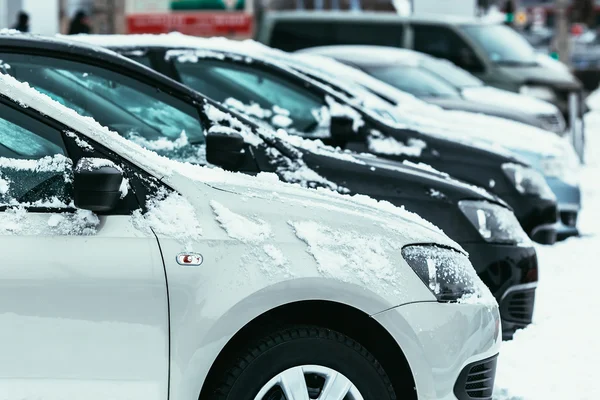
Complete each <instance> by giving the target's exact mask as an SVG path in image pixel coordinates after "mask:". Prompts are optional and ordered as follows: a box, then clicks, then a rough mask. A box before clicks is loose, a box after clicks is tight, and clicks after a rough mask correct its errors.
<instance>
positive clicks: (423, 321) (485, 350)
mask: <svg viewBox="0 0 600 400" xmlns="http://www.w3.org/2000/svg"><path fill="white" fill-rule="evenodd" d="M373 318H375V319H376V320H377V321H378V322H379V323H380V324H381V325H382V326H383V327H384V328H385V329H387V331H388V332H390V334H391V335H392V336H393V337H394V339H395V340H396V342H397V343H398V345H399V346H400V348H401V349H402V351H403V352H404V355H405V356H406V359H407V360H408V364H409V366H410V368H411V371H412V374H413V377H414V380H415V387H416V391H417V397H418V398H419V400H434V399H435V400H456V399H457V397H456V394H455V391H454V389H455V386H456V384H457V382H458V380H459V377H460V374H461V372H462V371H463V369H464V368H465V367H467V366H468V365H469V364H471V363H474V362H479V361H482V360H485V359H487V358H490V357H493V356H495V355H496V354H498V351H499V350H500V345H501V338H500V330H501V327H500V315H499V312H498V308H497V307H496V306H487V305H478V304H448V303H438V302H420V303H411V304H406V305H403V306H399V307H395V308H392V309H390V310H387V311H384V312H381V313H379V314H376V315H374V316H373Z"/></svg>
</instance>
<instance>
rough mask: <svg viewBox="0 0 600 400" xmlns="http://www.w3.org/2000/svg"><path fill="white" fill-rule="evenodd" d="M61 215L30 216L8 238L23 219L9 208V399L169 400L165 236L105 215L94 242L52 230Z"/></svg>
mask: <svg viewBox="0 0 600 400" xmlns="http://www.w3.org/2000/svg"><path fill="white" fill-rule="evenodd" d="M52 216H56V214H54V213H34V212H27V213H26V214H25V215H24V216H23V217H22V218H21V220H19V221H18V223H19V226H18V227H16V230H17V231H7V230H5V229H2V228H6V227H10V226H11V225H10V222H11V220H12V219H14V215H11V213H9V212H6V211H4V212H3V211H0V227H2V228H0V254H2V262H0V354H2V363H0V398H5V399H38V398H39V399H42V398H43V399H48V400H54V399H56V400H59V399H65V398H70V399H108V398H110V399H114V400H121V399H122V400H126V399H134V398H135V399H142V398H143V399H148V400H166V399H167V387H168V386H167V385H168V342H169V330H168V325H167V324H168V318H167V315H168V310H167V296H166V284H165V275H164V268H163V263H162V258H161V255H160V251H159V248H158V244H157V241H156V238H155V237H154V236H153V235H152V234H151V233H150V234H147V233H142V232H140V231H139V230H137V229H135V228H134V227H133V226H132V223H131V218H130V217H129V216H104V217H103V216H101V217H99V218H100V224H99V226H98V227H97V229H96V232H95V233H93V234H90V235H78V234H67V235H65V234H56V233H54V234H53V233H51V232H50V233H46V232H45V231H46V230H47V229H48V227H49V226H52V225H51V224H49V219H50V218H51V217H52ZM65 220H66V218H65ZM65 220H63V221H62V224H66V223H68V222H65ZM13 222H14V221H13ZM65 228H68V226H67V227H65Z"/></svg>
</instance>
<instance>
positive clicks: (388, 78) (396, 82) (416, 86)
mask: <svg viewBox="0 0 600 400" xmlns="http://www.w3.org/2000/svg"><path fill="white" fill-rule="evenodd" d="M365 70H366V72H368V73H369V74H370V75H372V76H373V77H375V78H377V79H379V80H381V81H383V82H385V83H387V84H389V85H392V86H394V87H396V88H398V89H400V90H402V91H404V92H408V93H410V94H412V95H415V96H419V97H447V98H449V97H451V98H458V97H460V94H459V92H458V90H457V89H456V88H455V87H453V86H452V85H450V84H449V83H448V82H446V81H444V80H442V79H440V78H438V77H437V76H435V75H432V74H431V73H429V72H427V71H426V70H423V69H420V68H418V67H410V66H407V67H399V66H393V65H392V66H390V65H384V66H370V67H368V68H366V69H365Z"/></svg>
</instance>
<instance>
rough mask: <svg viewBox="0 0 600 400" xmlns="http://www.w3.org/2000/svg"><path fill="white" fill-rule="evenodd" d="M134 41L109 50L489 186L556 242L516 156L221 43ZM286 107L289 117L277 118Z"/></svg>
mask: <svg viewBox="0 0 600 400" xmlns="http://www.w3.org/2000/svg"><path fill="white" fill-rule="evenodd" d="M82 40H86V39H85V38H82ZM105 40H108V41H109V42H110V43H114V42H115V41H114V40H109V39H105ZM127 40H128V39H127V38H126V37H125V38H123V39H122V40H121V39H119V40H118V42H119V43H120V44H119V45H112V46H109V47H110V48H112V49H113V50H116V51H118V52H121V53H122V54H124V55H127V56H128V57H130V58H132V59H134V60H136V61H138V62H140V63H142V64H145V65H147V66H151V67H152V68H154V69H155V70H157V71H159V72H162V73H164V74H166V75H168V76H169V77H171V78H173V79H175V80H177V81H179V82H182V83H184V84H186V85H187V86H189V87H190V88H192V89H194V90H197V91H199V92H200V93H203V94H205V95H207V96H208V97H210V98H212V99H213V100H216V101H219V102H225V103H226V104H229V105H231V106H233V107H234V108H236V109H237V110H238V111H243V112H244V113H245V114H246V115H250V116H254V117H262V118H267V119H268V122H269V123H270V124H271V126H272V127H273V128H280V127H285V128H286V129H287V130H288V131H290V132H291V133H296V134H300V135H302V136H304V137H307V138H311V139H315V138H316V139H321V140H323V141H325V142H326V143H328V144H331V145H334V146H339V147H341V148H344V149H348V150H353V151H356V152H359V153H362V152H365V153H373V154H374V155H377V156H380V157H384V158H388V159H391V160H395V161H403V160H409V161H412V162H422V163H425V164H429V165H431V166H433V167H434V168H436V169H438V170H441V171H443V172H446V173H448V174H450V175H451V176H453V177H456V178H458V179H460V180H463V181H465V182H468V183H470V184H473V185H477V186H481V187H484V188H486V189H488V190H490V191H492V192H493V193H495V194H497V195H498V196H499V197H501V198H502V199H503V200H504V201H506V202H507V203H508V204H509V205H510V206H511V207H512V208H513V210H514V213H515V215H516V216H517V218H518V219H519V221H520V222H521V226H522V227H523V229H524V230H525V231H526V232H527V233H528V234H529V235H530V237H531V238H532V239H534V240H535V241H537V242H540V243H544V244H552V243H554V242H555V241H556V227H555V226H554V224H555V223H556V221H557V218H558V217H557V215H558V212H557V205H556V199H555V197H554V195H553V194H552V191H551V190H550V188H549V187H548V185H547V184H546V182H545V180H544V178H543V177H542V176H541V175H540V174H539V173H538V172H536V171H534V170H533V169H531V168H529V167H528V166H527V165H526V164H525V163H524V162H522V161H520V160H518V159H516V158H514V157H513V156H512V155H510V154H508V153H504V152H498V151H497V150H496V149H493V148H487V147H480V146H473V145H471V144H470V143H463V142H459V141H453V140H450V139H447V138H442V137H438V136H433V135H427V134H424V133H422V132H418V131H414V130H411V129H403V128H398V127H396V126H393V125H390V124H389V123H388V122H387V120H386V119H385V118H383V116H381V115H374V114H372V113H368V112H366V111H365V110H364V109H361V108H359V107H355V106H354V105H353V104H351V103H350V102H348V99H347V98H346V97H344V96H343V95H341V94H340V93H337V92H335V91H333V90H330V88H329V87H327V86H325V85H322V84H320V83H319V82H316V81H314V80H311V79H308V77H306V76H305V75H302V74H300V73H297V72H294V71H292V70H290V69H288V68H286V67H284V66H282V65H281V64H279V63H276V62H272V61H270V60H268V59H266V58H260V57H256V56H255V57H254V58H252V59H250V58H249V54H243V53H239V52H237V53H236V52H233V51H232V50H231V49H223V50H219V49H218V47H219V46H218V45H220V44H223V45H224V46H225V47H227V46H226V43H225V42H221V43H219V42H217V44H218V45H217V44H214V45H211V46H210V47H208V46H207V47H206V48H202V47H201V46H202V45H201V44H196V45H195V47H194V48H189V47H187V48H185V47H181V46H180V47H175V48H173V47H167V46H164V45H151V44H149V43H146V44H144V42H143V38H135V39H129V40H131V44H130V45H129V46H128V45H127ZM146 41H147V42H152V39H151V38H147V39H146ZM197 43H200V42H197ZM186 46H188V45H187V44H186ZM282 108H283V109H285V110H284V111H283V113H284V114H286V115H283V116H280V115H272V114H273V113H275V114H277V112H278V110H281V109H282ZM323 108H325V111H324V112H322V110H323ZM260 110H262V111H260ZM265 110H266V112H265ZM272 110H275V111H272ZM257 112H258V113H257ZM336 112H339V113H342V114H344V115H342V117H343V118H345V123H346V124H347V125H348V127H347V128H346V129H344V127H342V128H341V129H334V128H336V127H332V129H331V135H330V129H329V127H328V126H326V124H323V123H322V122H323V121H322V120H319V117H320V115H322V114H323V113H325V114H331V113H336ZM276 117H277V118H276ZM279 117H285V118H279ZM338 117H339V116H338ZM286 118H287V121H284V122H285V123H283V125H282V122H281V120H282V119H286ZM343 118H342V119H343ZM338 120H340V118H338ZM338 125H339V124H338ZM358 125H360V126H358ZM350 127H352V128H357V129H355V130H353V129H351V128H350ZM525 176H527V177H525Z"/></svg>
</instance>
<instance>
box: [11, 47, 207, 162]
mask: <svg viewBox="0 0 600 400" xmlns="http://www.w3.org/2000/svg"><path fill="white" fill-rule="evenodd" d="M0 59H3V60H4V61H5V62H6V63H8V64H9V65H10V68H9V69H8V70H7V72H8V73H10V74H11V75H13V76H14V77H15V78H17V79H19V80H21V81H25V82H28V83H29V84H30V85H31V86H33V87H34V88H36V89H38V90H40V91H41V92H43V93H45V94H47V95H49V96H50V97H51V98H53V99H54V100H56V101H58V102H60V103H62V104H64V105H67V106H68V107H70V108H72V109H74V110H75V111H77V112H78V113H80V114H81V115H85V116H91V117H93V118H94V119H95V120H97V121H98V122H99V123H100V124H102V125H104V126H107V127H109V128H111V129H113V130H115V131H117V132H118V133H119V134H121V135H123V136H125V137H127V138H128V139H130V140H133V141H135V142H137V143H138V144H140V145H142V146H144V147H146V148H148V149H150V150H153V151H156V152H158V153H160V154H162V155H165V156H167V157H171V158H175V159H178V160H181V161H190V162H199V163H204V162H205V161H204V158H203V154H204V142H205V141H204V130H203V128H202V126H201V124H200V120H199V116H198V110H197V109H196V108H195V107H194V106H192V105H190V104H188V103H185V102H183V101H181V100H179V99H177V98H175V97H173V96H170V95H168V94H166V93H164V92H161V91H159V90H157V89H156V88H155V87H153V86H151V85H147V84H144V83H142V82H139V81H137V80H135V79H132V78H130V77H128V76H125V75H123V74H120V73H117V72H114V71H111V70H108V69H104V68H99V67H96V66H91V65H87V64H83V63H78V62H73V61H68V60H62V59H55V58H50V57H42V56H26V57H25V56H22V55H16V54H5V55H4V54H3V55H0Z"/></svg>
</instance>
